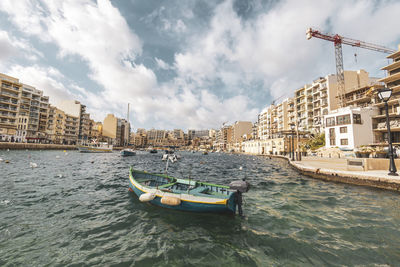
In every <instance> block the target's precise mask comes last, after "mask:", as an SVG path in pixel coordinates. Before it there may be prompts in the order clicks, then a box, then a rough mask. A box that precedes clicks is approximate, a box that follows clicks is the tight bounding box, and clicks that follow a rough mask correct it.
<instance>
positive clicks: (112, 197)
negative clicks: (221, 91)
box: [0, 151, 400, 266]
mask: <svg viewBox="0 0 400 267" xmlns="http://www.w3.org/2000/svg"><path fill="white" fill-rule="evenodd" d="M182 155H183V158H182V159H181V160H180V161H179V162H177V163H176V164H172V165H170V168H169V173H170V175H173V176H176V177H189V176H190V177H191V178H193V179H196V180H200V181H205V182H213V183H221V184H228V183H229V182H230V181H232V180H237V179H242V178H245V177H246V178H247V179H248V180H249V181H250V183H251V184H252V187H251V191H250V192H249V193H247V194H245V199H244V201H245V207H244V212H245V214H246V217H244V218H239V217H234V216H227V215H215V214H193V213H186V212H179V211H169V210H166V209H161V208H158V207H155V206H152V205H149V204H143V203H140V202H139V201H138V199H137V197H136V196H135V195H134V194H133V193H130V192H128V190H127V189H128V179H127V178H128V169H129V166H134V167H135V168H137V169H142V170H147V171H152V172H160V173H162V172H164V168H165V165H164V163H163V162H162V161H161V155H160V154H155V155H152V154H148V153H138V155H137V156H135V157H129V158H121V157H120V156H119V155H118V153H112V154H79V153H77V152H75V151H69V152H67V153H64V152H62V151H28V152H26V151H9V152H7V151H0V157H1V158H3V159H7V160H9V161H10V163H9V164H5V163H4V162H2V163H0V218H1V221H0V265H2V266H3V265H10V266H14V265H16V266H28V265H29V266H32V265H33V266H36V265H51V266H53V265H62V266H65V265H67V266H68V265H101V266H108V265H127V266H129V265H137V266H152V265H168V266H171V265H172V266H192V265H200V266H228V265H233V266H238V265H242V266H271V265H274V266H287V265H289V266H299V265H306V266H321V265H328V266H338V265H339V266H340V265H389V266H390V265H392V266H395V265H397V264H398V263H399V262H400V254H399V253H398V251H400V241H399V240H400V230H399V227H398V226H399V225H400V200H399V195H398V194H397V193H393V192H389V191H383V190H377V189H371V188H365V187H357V186H351V185H344V184H338V183H326V182H323V181H319V180H314V179H310V178H307V177H305V176H302V175H300V174H298V173H297V172H295V171H294V170H293V169H291V168H289V166H288V165H287V163H286V162H285V161H283V160H279V159H268V158H261V157H253V156H246V155H224V154H209V155H207V156H205V155H200V154H192V153H182ZM30 162H35V163H37V164H38V167H37V168H33V169H32V168H30V167H29V164H30ZM240 167H242V168H241V170H240Z"/></svg>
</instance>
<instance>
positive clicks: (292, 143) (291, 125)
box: [290, 123, 294, 161]
mask: <svg viewBox="0 0 400 267" xmlns="http://www.w3.org/2000/svg"><path fill="white" fill-rule="evenodd" d="M290 129H291V130H292V131H291V138H292V142H291V145H292V147H291V149H290V150H291V152H292V153H291V154H292V161H294V123H292V124H290Z"/></svg>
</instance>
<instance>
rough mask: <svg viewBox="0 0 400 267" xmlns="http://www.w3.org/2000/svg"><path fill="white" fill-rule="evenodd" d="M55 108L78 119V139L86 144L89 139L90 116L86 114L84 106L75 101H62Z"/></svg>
mask: <svg viewBox="0 0 400 267" xmlns="http://www.w3.org/2000/svg"><path fill="white" fill-rule="evenodd" d="M57 107H58V108H59V109H61V110H63V111H65V113H67V114H68V115H70V116H74V117H77V118H79V126H78V139H79V140H81V141H82V142H87V141H88V140H89V139H90V135H89V131H90V115H89V113H87V112H86V106H85V105H83V104H81V103H80V102H79V101H76V100H64V101H61V102H59V103H58V104H57Z"/></svg>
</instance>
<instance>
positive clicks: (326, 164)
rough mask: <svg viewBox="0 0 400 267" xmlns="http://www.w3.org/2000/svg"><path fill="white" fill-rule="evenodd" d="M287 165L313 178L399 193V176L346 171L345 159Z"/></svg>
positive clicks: (307, 160) (385, 172)
mask: <svg viewBox="0 0 400 267" xmlns="http://www.w3.org/2000/svg"><path fill="white" fill-rule="evenodd" d="M289 163H290V164H291V165H292V166H293V167H294V168H296V169H297V170H299V171H300V172H302V173H304V174H306V175H310V176H312V177H315V178H319V179H323V180H329V181H336V182H344V183H350V184H358V185H366V186H372V187H378V188H384V189H390V190H395V191H400V176H391V175H388V170H371V171H361V170H355V171H352V170H348V166H347V159H339V158H318V157H303V158H302V161H289ZM399 167H400V166H399Z"/></svg>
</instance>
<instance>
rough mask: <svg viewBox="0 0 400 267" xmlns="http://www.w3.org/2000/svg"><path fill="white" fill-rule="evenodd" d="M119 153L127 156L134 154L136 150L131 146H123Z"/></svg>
mask: <svg viewBox="0 0 400 267" xmlns="http://www.w3.org/2000/svg"><path fill="white" fill-rule="evenodd" d="M120 154H121V156H122V157H128V156H135V155H136V152H135V150H133V149H132V148H125V149H122V150H121V152H120Z"/></svg>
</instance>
